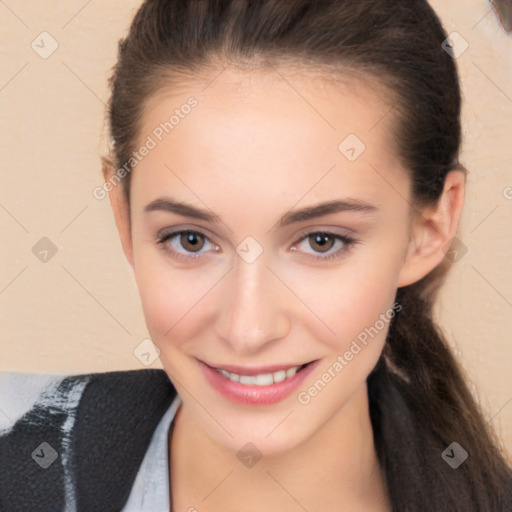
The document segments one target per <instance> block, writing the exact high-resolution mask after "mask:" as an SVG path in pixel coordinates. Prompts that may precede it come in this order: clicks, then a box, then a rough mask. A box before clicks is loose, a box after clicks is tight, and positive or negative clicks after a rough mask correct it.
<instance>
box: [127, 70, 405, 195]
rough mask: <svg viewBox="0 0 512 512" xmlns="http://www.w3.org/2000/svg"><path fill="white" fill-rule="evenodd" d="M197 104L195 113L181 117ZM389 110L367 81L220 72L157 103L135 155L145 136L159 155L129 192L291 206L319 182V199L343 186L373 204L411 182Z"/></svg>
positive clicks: (138, 172)
mask: <svg viewBox="0 0 512 512" xmlns="http://www.w3.org/2000/svg"><path fill="white" fill-rule="evenodd" d="M191 97H192V98H194V100H195V102H196V104H195V106H194V107H193V108H191V109H190V108H188V107H187V108H184V106H185V105H187V104H189V103H190V101H189V100H190V98H191ZM392 110H393V109H392V106H391V99H390V98H388V97H387V96H386V94H385V93H384V92H383V89H382V88H381V87H378V85H376V83H375V81H373V82H372V81H371V80H367V82H366V83H363V82H362V81H361V80H356V79H354V78H348V77H347V79H346V80H332V79H326V77H325V76H321V75H318V74H316V73H302V74H301V73H297V72H295V73H290V72H289V71H284V70H277V69H275V70H273V71H268V72H264V73H263V72H254V73H242V72H239V71H234V70H231V69H224V70H222V69H221V70H220V71H219V70H218V71H217V73H212V75H211V76H210V77H208V78H206V79H205V80H204V81H201V82H196V83H193V82H190V83H189V84H185V85H183V84H182V85H181V86H180V87H179V88H176V89H171V88H163V89H160V91H159V92H158V93H157V94H155V95H154V96H153V97H152V98H151V101H150V102H148V104H147V107H146V109H145V111H144V115H143V118H142V122H141V130H140V135H139V140H138V143H137V147H140V146H141V145H143V144H144V141H146V140H147V137H151V138H152V139H153V140H154V142H155V143H156V146H155V147H154V149H152V150H151V151H150V152H149V154H148V156H146V157H145V158H144V159H143V161H142V162H141V163H140V164H138V165H137V167H136V169H134V172H133V173H132V187H133V189H136V188H137V187H138V186H140V185H142V184H143V187H142V188H143V191H144V195H145V196H146V197H147V198H148V199H149V198H150V196H151V195H155V194H157V193H158V190H159V188H161V187H162V186H164V184H165V183H168V184H169V186H171V184H172V183H174V182H175V181H176V177H177V176H181V177H186V179H187V183H189V184H190V185H193V187H194V189H196V190H201V191H207V192H208V193H211V192H213V191H214V190H215V187H218V186H219V184H222V185H223V187H222V190H223V191H224V192H225V193H238V194H240V193H243V191H244V190H245V191H247V190H251V187H252V190H254V191H256V190H260V189H261V187H262V186H263V187H264V186H265V185H266V186H267V187H272V188H273V189H274V190H276V191H277V194H279V192H280V193H281V197H283V196H282V194H283V193H284V194H286V193H288V192H289V194H290V196H291V197H295V196H296V194H297V193H299V192H300V191H302V194H304V192H305V191H306V190H307V189H308V188H310V187H312V186H313V185H314V184H315V183H317V185H316V186H315V190H316V191H317V192H320V191H321V190H322V187H323V188H324V189H325V190H330V189H331V188H332V187H333V186H336V187H337V188H338V189H339V187H340V186H343V187H345V188H346V190H348V191H350V192H351V193H358V192H364V194H366V195H367V196H368V197H369V194H372V193H378V192H379V191H382V188H383V185H384V184H385V181H383V180H388V181H389V180H391V181H394V180H403V179H404V177H405V178H407V177H408V175H407V173H406V172H405V170H404V169H402V168H401V166H400V164H399V162H398V156H397V154H396V152H395V151H394V149H393V148H394V141H393V140H392V136H391V128H392V122H393V120H394V116H393V112H392ZM173 115H174V119H173V122H172V126H170V125H169V120H170V118H171V116H173ZM165 123H167V125H166V124H165ZM166 126H167V131H166V130H164V129H163V127H164V128H165V127H166ZM155 134H156V135H155ZM160 139H161V140H160ZM352 149H354V150H355V153H356V155H354V151H352ZM347 150H349V153H347ZM359 153H360V156H359V157H358V158H357V159H356V160H353V157H354V156H357V155H358V154H359ZM348 157H351V158H352V159H351V158H348ZM330 169H334V172H329V173H328V171H329V170H330ZM170 170H172V171H173V172H170ZM326 173H328V176H327V178H326V179H322V177H323V176H325V175H326ZM319 180H321V181H322V183H320V182H319ZM338 192H340V190H338ZM331 195H332V194H331ZM337 195H339V193H338V194H337ZM152 198H153V197H152Z"/></svg>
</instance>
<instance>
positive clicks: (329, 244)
mask: <svg viewBox="0 0 512 512" xmlns="http://www.w3.org/2000/svg"><path fill="white" fill-rule="evenodd" d="M308 238H309V240H310V245H311V247H312V248H313V249H314V250H315V251H317V252H320V253H321V252H328V251H330V250H331V249H332V248H333V246H334V243H335V241H336V240H335V237H334V236H332V235H330V234H329V233H314V234H311V235H309V237H308Z"/></svg>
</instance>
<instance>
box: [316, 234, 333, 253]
mask: <svg viewBox="0 0 512 512" xmlns="http://www.w3.org/2000/svg"><path fill="white" fill-rule="evenodd" d="M329 238H330V235H327V234H325V233H320V234H317V235H314V241H315V244H318V245H319V246H320V247H321V248H324V249H326V246H327V245H328V244H329ZM327 250H329V247H327Z"/></svg>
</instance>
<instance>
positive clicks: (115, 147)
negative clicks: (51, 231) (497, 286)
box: [3, 0, 512, 512]
mask: <svg viewBox="0 0 512 512" xmlns="http://www.w3.org/2000/svg"><path fill="white" fill-rule="evenodd" d="M446 39H447V34H446V32H445V31H444V29H443V28H442V26H441V24H440V21H439V19H438V17H437V16H436V14H435V13H434V12H433V10H432V8H431V7H430V6H429V5H428V3H427V2H426V1H425V0H414V1H411V0H397V1H395V2H382V1H380V0H359V1H357V2H351V1H342V2H340V1H339V0H338V1H336V0H332V1H321V2H312V1H308V0H296V1H294V2H285V1H276V0H262V1H258V2H251V1H248V0H224V1H222V0H198V1H193V2H190V1H185V0H173V1H170V0H169V1H162V0H160V1H157V0H147V1H146V2H144V4H143V5H142V6H141V7H140V9H139V10H138V12H137V14H136V16H135V18H134V20H133V22H132V25H131V27H130V32H129V34H128V36H127V37H126V38H125V39H123V40H122V41H121V42H120V45H119V55H118V62H117V64H116V66H115V68H114V71H113V75H112V78H111V81H110V85H111V93H112V95H111V100H110V104H109V112H108V114H109V116H108V119H109V129H110V135H111V141H112V147H111V154H110V155H109V156H108V157H105V158H104V159H103V165H104V166H103V172H104V177H105V187H104V188H103V189H101V190H100V191H98V193H102V191H103V193H106V192H108V193H109V197H110V200H111V204H112V208H113V213H114V216H115V220H116V225H117V228H118V230H119V235H120V239H121V242H122V245H123V250H124V252H125V255H126V257H127V259H128V261H129V262H130V264H131V266H132V267H133V271H134V275H135V278H136V282H137V286H138V289H139V293H140V296H141V302H142V307H143V311H144V315H145V319H146V323H147V327H148V331H149V333H150V335H151V338H152V341H153V343H154V345H155V346H156V347H157V349H158V351H159V355H160V359H161V361H162V364H163V366H164V369H165V373H164V372H160V371H146V372H140V371H139V372H112V374H110V375H108V374H107V375H98V374H93V375H88V376H74V377H70V378H69V379H68V380H67V381H66V383H65V385H63V383H62V382H61V381H59V382H58V383H55V382H54V381H52V382H51V385H52V386H53V388H51V389H53V395H52V393H50V392H49V391H47V392H46V395H45V399H44V400H42V401H40V402H39V403H40V404H41V403H42V404H46V405H45V406H39V410H43V411H45V410H48V409H49V406H48V404H49V403H51V399H50V398H48V397H52V396H56V395H58V394H59V396H61V401H60V403H65V404H67V406H66V407H61V408H60V409H59V414H61V416H59V418H61V419H62V422H61V425H62V427H61V428H60V430H59V429H56V430H57V431H58V432H57V434H55V436H54V439H53V440H54V443H56V444H59V446H60V449H61V450H62V451H63V453H65V454H66V457H65V460H64V461H63V462H62V464H61V467H62V474H61V473H55V475H54V476H55V480H54V481H52V482H51V485H47V487H46V488H50V489H60V488H65V489H66V492H64V493H61V494H59V493H58V492H56V496H55V498H54V499H55V500H60V501H58V503H59V506H58V507H55V509H62V507H66V510H67V509H70V510H71V509H73V510H74V509H76V510H93V509H94V510H99V509H104V510H119V509H121V507H122V510H167V509H170V510H174V511H178V510H179V511H181V510H183V511H185V510H189V511H192V510H199V511H201V510H205V511H206V510H207V511H209V512H212V511H217V510H222V511H226V510H244V511H256V510H258V511H261V510H265V511H266V510H269V511H270V510H280V511H295V510H308V511H313V510H324V511H338V512H339V511H351V512H353V511H356V512H357V511H375V512H384V511H386V512H388V511H391V510H393V511H450V512H453V511H464V512H468V511H482V512H483V511H496V512H498V511H500V512H501V511H507V510H512V492H511V489H512V472H511V469H510V467H509V466H508V465H507V462H506V460H505V458H504V455H503V454H502V453H501V452H500V447H499V443H498V441H497V440H496V439H495V438H494V437H493V434H492V432H491V431H490V430H489V427H488V425H487V423H486V420H485V419H484V418H483V415H482V413H481V412H480V411H479V408H478V406H477V404H476V403H475V400H474V399H473V397H472V395H471V393H470V392H469V390H468V386H467V384H466V382H465V380H464V377H463V375H462V372H461V369H460V367H459V364H458V363H457V362H456V361H455V359H454V357H453V355H452V354H451V352H450V350H449V348H448V346H447V343H446V340H445V339H444V337H443V335H442V333H441V332H440V330H439V328H438V327H437V326H436V324H435V323H434V321H433V319H432V307H433V303H434V300H435V296H436V293H437V291H438V289H439V287H440V285H441V283H442V281H443V279H444V278H445V276H446V273H447V271H448V269H449V267H450V264H451V259H452V258H451V256H450V253H449V249H450V247H451V246H452V244H453V240H454V237H455V235H456V232H457V226H458V222H459V218H460V215H461V212H462V208H463V203H464V187H465V176H466V171H465V169H464V167H463V166H462V165H461V164H460V163H459V160H458V158H459V152H460V144H461V133H460V132H461V126H460V107H461V97H460V89H459V82H458V75H457V69H456V66H455V63H454V60H453V58H452V57H451V56H450V54H449V52H447V51H445V48H446V44H443V43H444V42H445V40H446ZM148 354H149V352H148ZM148 357H149V356H148ZM142 374H144V375H142ZM163 374H164V375H165V378H167V377H168V380H165V379H162V378H163ZM123 382H124V383H125V384H123ZM57 384H58V385H57ZM11 385H12V381H11ZM41 385H42V384H41ZM48 385H49V384H48V383H47V384H46V386H48ZM36 387H37V386H36ZM47 389H50V388H47ZM70 390H71V391H70ZM57 391H59V393H57ZM62 396H64V398H62ZM98 397H100V398H98ZM72 398H73V399H72ZM32 411H34V408H32ZM70 411H71V412H70ZM88 412H89V413H90V414H92V416H93V417H92V419H91V417H90V416H89V414H88ZM42 415H43V416H44V417H49V416H48V414H46V416H45V415H44V413H42ZM146 416H147V418H148V419H147V422H146V423H145V417H146ZM36 417H40V416H37V415H36ZM98 417H101V418H103V419H101V420H99V419H98ZM68 418H72V421H69V422H68V423H67V426H66V420H67V419H68ZM105 418H106V419H105ZM54 422H55V421H54ZM36 423H37V422H36V421H31V422H27V420H26V418H25V423H23V422H22V423H20V424H19V425H18V427H17V429H14V428H13V429H12V430H11V431H10V432H9V433H8V435H9V436H11V437H10V438H9V439H10V442H9V443H4V446H5V448H4V449H5V450H7V449H9V450H13V448H12V447H13V446H18V445H19V444H20V443H21V441H20V440H21V439H26V438H24V437H23V436H24V432H25V431H24V429H23V428H21V427H20V425H23V424H24V425H34V424H36ZM38 425H39V427H38V428H39V430H37V429H36V430H35V432H36V433H37V434H38V435H39V438H40V439H41V440H43V437H42V436H41V434H42V433H46V434H48V428H49V427H48V425H53V423H51V421H49V422H47V423H46V424H45V425H46V427H41V426H40V423H39V424H38ZM63 432H64V434H65V436H64V434H62V433H63ZM31 435H32V437H33V438H34V440H35V437H37V436H36V435H35V434H34V431H31ZM16 436H18V438H17V440H16ZM63 436H64V437H65V439H66V442H62V437H63ZM6 438H7V437H6V436H4V438H3V439H6ZM39 438H38V439H39ZM91 439H93V440H94V442H91ZM130 439H131V440H135V439H137V440H140V442H138V443H136V446H133V444H134V443H130V444H129V446H128V447H127V442H128V440H130ZM105 440H106V441H105ZM163 442H165V446H164V445H163V444H162V443H163ZM48 444H49V445H50V447H51V442H48ZM70 446H71V448H69V447H70ZM163 446H164V448H163V449H164V450H165V454H164V455H163V456H162V453H163V449H162V447H163ZM100 447H101V448H100ZM34 448H36V450H34V452H35V455H33V457H32V458H34V460H35V458H37V457H39V458H40V459H41V460H45V461H46V460H49V459H48V453H49V451H50V448H49V446H47V445H43V446H41V445H39V446H37V447H34ZM54 451H55V452H58V451H59V450H54ZM90 452H92V454H91V453H90ZM105 452H107V453H105ZM10 455H11V457H12V456H13V454H12V453H11V454H10ZM83 459H85V460H86V462H84V461H83ZM164 463H165V464H164ZM103 464H104V465H103ZM162 464H164V465H162ZM27 466H28V462H27ZM32 466H33V465H32ZM32 466H31V468H30V471H33V470H34V468H33V467H32ZM49 467H51V466H49ZM101 469H103V470H104V471H101ZM20 474H23V473H22V472H20V473H18V479H17V480H18V481H20V479H19V475H20ZM94 475H95V476H94ZM34 478H36V477H35V476H33V475H30V476H29V477H28V478H25V479H24V481H25V482H27V481H30V482H32V481H33V479H34ZM109 478H112V480H110V481H109ZM59 485H60V487H59ZM13 486H15V484H12V482H11V483H10V484H9V486H8V485H5V486H4V487H5V489H4V490H9V492H12V489H13V488H14V487H13ZM32 487H34V486H32ZM36 487H37V486H36ZM32 491H33V488H32ZM19 492H22V491H19ZM36 492H37V489H36ZM12 496H14V494H13V495H12ZM14 499H15V498H14V497H13V498H12V500H14ZM4 501H5V503H6V504H8V503H9V502H8V501H7V500H4ZM55 503H57V502H56V501H53V502H48V503H47V508H46V509H45V510H47V509H48V507H50V508H51V506H54V504H55ZM105 504H106V505H105ZM73 507H75V508H73ZM13 509H14V508H13ZM41 510H43V508H41Z"/></svg>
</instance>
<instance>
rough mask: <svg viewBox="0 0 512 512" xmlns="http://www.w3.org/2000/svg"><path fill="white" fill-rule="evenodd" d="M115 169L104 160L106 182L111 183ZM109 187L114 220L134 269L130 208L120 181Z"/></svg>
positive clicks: (125, 252) (126, 254)
mask: <svg viewBox="0 0 512 512" xmlns="http://www.w3.org/2000/svg"><path fill="white" fill-rule="evenodd" d="M112 169H113V167H112V166H111V165H110V164H109V160H108V159H103V176H104V178H105V182H107V183H109V178H110V177H111V173H112ZM110 184H111V185H110V186H109V187H108V196H109V199H110V206H111V207H112V212H113V214H114V219H115V222H116V226H117V231H118V233H119V238H120V239H121V245H122V247H123V252H124V255H125V256H126V259H127V260H128V263H129V264H130V266H131V267H132V269H133V268H134V267H133V244H132V233H131V220H130V207H129V205H128V202H127V200H126V198H125V195H124V189H123V186H122V184H121V183H120V182H119V180H117V181H116V180H112V181H111V182H110Z"/></svg>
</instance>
